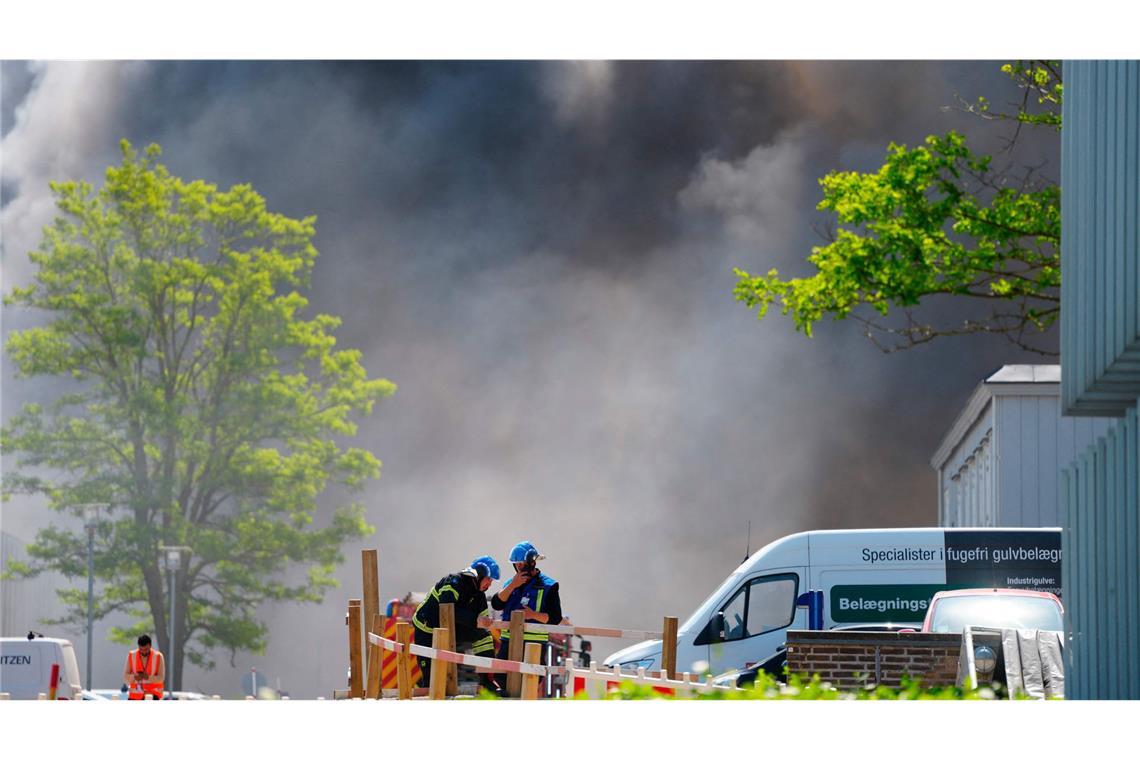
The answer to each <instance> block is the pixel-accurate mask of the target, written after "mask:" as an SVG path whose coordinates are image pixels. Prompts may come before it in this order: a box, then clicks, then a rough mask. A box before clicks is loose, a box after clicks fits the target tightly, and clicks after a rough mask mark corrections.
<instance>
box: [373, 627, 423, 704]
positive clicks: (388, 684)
mask: <svg viewBox="0 0 1140 760" xmlns="http://www.w3.org/2000/svg"><path fill="white" fill-rule="evenodd" d="M389 609H391V608H389ZM398 622H400V621H399V620H397V619H396V618H394V617H389V618H387V619H386V620H385V621H384V635H385V636H386V637H388V639H389V640H391V641H394V640H395V638H396V623H398ZM368 635H369V641H370V642H372V638H371V637H372V636H373V634H371V633H369V634H368ZM372 643H376V642H372ZM421 676H422V673H421V672H420V664H419V663H418V662H415V661H414V660H413V661H412V683H419V681H420V677H421ZM396 686H397V684H396V654H395V652H392V651H391V650H388V649H384V650H383V651H382V652H381V655H380V688H381V689H395V688H396Z"/></svg>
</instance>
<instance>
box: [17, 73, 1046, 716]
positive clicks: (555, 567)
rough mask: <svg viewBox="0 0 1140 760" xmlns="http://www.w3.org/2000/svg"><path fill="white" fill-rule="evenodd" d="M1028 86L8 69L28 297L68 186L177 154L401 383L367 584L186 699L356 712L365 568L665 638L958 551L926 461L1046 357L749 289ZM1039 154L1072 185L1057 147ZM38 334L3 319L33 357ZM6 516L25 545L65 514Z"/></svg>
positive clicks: (925, 79)
mask: <svg viewBox="0 0 1140 760" xmlns="http://www.w3.org/2000/svg"><path fill="white" fill-rule="evenodd" d="M999 66H1000V62H993V61H965V62H937V61H928V62H908V61H884V62H875V61H860V62H842V61H826V62H823V61H821V62H813V61H789V62H779V61H749V62H733V61H717V62H705V63H701V62H682V61H672V62H624V63H614V62H606V61H582V62H561V61H542V62H522V61H507V62H496V61H474V62H463V61H450V62H433V63H425V62H416V61H404V62H337V63H324V62H311V61H310V62H227V61H198V62H195V61H182V62H147V61H130V62H90V63H85V62H52V63H26V62H22V61H5V62H3V63H2V64H0V74H2V81H0V135H2V142H0V157H2V165H0V240H2V270H0V273H2V276H3V288H4V290H5V292H7V291H8V290H10V288H11V287H12V286H14V285H18V284H21V283H25V282H27V281H28V280H29V278H30V276H31V273H32V269H31V264H30V263H29V262H28V260H27V258H26V253H27V251H29V250H31V249H33V248H34V247H35V246H36V245H37V244H38V241H39V236H40V230H41V228H42V227H43V226H44V225H45V224H47V223H48V222H49V221H50V219H51V218H52V215H53V208H52V203H51V197H50V193H49V190H48V182H49V181H51V180H59V179H84V180H88V181H90V182H93V183H95V184H98V183H99V182H100V181H101V177H102V172H103V171H104V169H105V168H106V167H107V166H108V165H111V164H114V163H116V162H117V160H118V143H119V140H120V139H122V138H126V139H128V140H130V141H131V142H132V143H134V144H135V145H137V146H141V145H145V144H148V143H152V142H156V143H158V144H160V145H161V146H162V150H163V162H164V163H165V164H166V165H167V166H168V167H169V168H170V169H171V171H172V172H174V173H175V174H178V175H180V176H182V177H183V178H185V179H205V180H208V181H210V182H215V183H217V184H218V185H219V186H224V187H228V186H230V185H232V184H235V183H242V182H249V183H252V185H253V186H254V187H255V188H256V189H257V191H258V192H260V193H261V194H262V195H263V196H264V197H265V198H266V199H267V202H268V205H269V207H270V208H271V209H272V210H274V211H278V212H282V213H285V214H288V215H291V216H307V215H310V214H312V215H316V216H317V237H316V245H317V247H318V249H319V250H320V257H319V258H318V261H317V264H316V268H315V272H314V277H313V285H312V290H311V293H310V294H309V295H310V297H311V304H312V312H314V313H315V312H325V313H334V314H337V315H338V316H340V317H342V318H343V325H342V327H341V328H340V329H339V330H338V331H337V336H338V341H339V345H341V346H345V347H355V348H359V349H360V350H361V351H363V355H364V363H365V366H366V368H367V369H368V372H369V374H370V376H373V377H386V378H388V379H390V380H392V381H394V382H395V383H396V384H397V385H398V386H399V390H398V391H397V393H396V394H395V395H394V396H392V397H391V398H389V399H386V400H384V401H383V402H382V403H380V404H379V405H378V406H377V408H376V411H375V413H374V414H373V415H372V416H371V417H369V418H367V419H365V420H362V421H361V424H360V434H359V437H358V440H357V443H358V444H359V445H363V446H365V447H367V448H369V449H370V450H371V451H372V452H373V453H375V454H376V455H377V456H378V457H379V458H380V459H381V460H382V461H383V474H382V476H381V478H380V479H379V480H377V481H375V482H373V483H372V484H370V485H369V486H368V487H367V489H366V491H365V492H364V494H363V496H362V500H363V502H364V504H365V506H366V508H367V515H368V519H369V521H370V522H371V523H372V524H373V525H375V526H376V529H377V530H376V533H375V534H374V535H373V536H371V537H369V538H368V539H365V540H364V541H363V542H360V543H353V544H348V545H346V547H345V555H346V558H347V561H346V563H345V564H344V565H343V566H342V567H341V568H340V570H339V572H338V577H339V578H340V580H341V582H342V586H341V587H340V588H339V589H335V590H333V591H331V592H329V593H328V594H327V596H326V600H325V602H324V603H323V604H321V605H294V604H287V605H276V606H270V607H266V608H264V609H263V610H261V614H262V615H263V616H264V619H265V620H266V621H267V622H268V624H269V626H270V630H271V634H270V644H269V647H268V650H267V652H266V654H265V655H264V656H251V655H249V654H248V653H239V654H238V655H237V656H236V658H235V659H234V663H233V665H232V666H231V664H230V661H229V658H228V655H227V654H225V653H219V657H218V667H217V669H216V670H214V671H211V672H202V671H196V670H194V669H191V668H188V670H187V672H186V676H185V686H186V688H190V689H195V690H201V691H207V692H225V691H226V690H229V691H233V690H235V689H236V688H237V686H238V681H239V678H240V675H241V674H242V673H244V672H246V671H248V668H249V667H251V666H256V667H257V668H258V670H259V671H260V672H263V673H266V674H268V675H269V676H270V678H272V679H277V678H279V679H280V682H281V685H282V687H283V688H286V689H288V690H290V691H291V692H292V693H294V694H296V695H297V696H316V695H317V694H326V695H327V694H328V693H329V692H331V690H332V689H333V688H342V686H343V680H344V670H345V668H346V657H345V652H344V651H343V650H344V646H343V645H342V644H341V642H342V641H343V640H344V623H343V612H344V606H345V603H346V600H347V599H348V598H350V597H358V596H359V595H360V583H361V581H360V563H359V551H360V549H362V548H378V549H379V551H380V585H381V597H382V598H383V599H385V600H386V599H389V598H391V597H394V596H399V595H402V594H403V593H405V592H407V591H409V590H425V589H427V588H429V587H430V586H431V585H432V584H433V583H434V582H435V581H436V580H438V578H439V577H440V576H442V575H444V574H446V573H448V572H452V571H455V570H458V569H460V568H461V567H463V566H465V565H466V564H467V563H468V562H469V561H470V559H471V558H473V557H475V556H477V555H480V554H485V553H489V554H491V555H492V556H494V557H496V558H497V559H498V560H499V562H500V564H503V565H506V558H507V554H508V552H509V549H510V547H511V546H512V545H513V544H514V543H515V542H516V541H518V540H521V539H528V540H531V541H532V542H534V543H535V544H536V545H537V546H538V548H539V549H540V551H542V553H543V554H545V555H546V556H547V557H548V559H546V560H545V561H544V562H543V563H541V565H542V567H543V569H544V570H545V571H546V572H547V573H548V574H549V575H551V576H553V577H554V578H555V579H557V580H558V581H560V582H561V591H562V599H563V608H564V611H565V612H566V614H568V615H570V616H571V617H572V618H573V619H574V620H575V621H576V622H579V623H582V624H586V625H598V626H612V627H625V628H641V629H650V628H656V627H658V626H660V624H661V623H660V621H661V618H662V616H664V615H674V616H677V617H680V618H682V619H683V618H684V617H686V616H687V615H688V613H689V612H691V611H692V610H693V609H694V608H695V607H696V606H697V604H698V603H699V602H700V601H701V600H702V599H703V598H704V597H705V596H706V595H707V594H708V593H709V592H710V591H712V590H713V588H714V587H715V586H716V585H717V584H718V583H719V582H720V580H721V579H723V577H724V576H725V575H727V574H728V573H729V572H730V571H731V570H732V569H733V568H734V567H735V566H736V565H737V564H738V563H739V561H740V560H741V559H743V558H744V556H745V551H746V548H747V546H748V545H749V544H750V546H751V549H752V550H753V551H754V550H756V549H757V548H759V547H760V546H763V545H764V544H765V543H768V542H769V541H772V540H775V539H776V538H779V537H781V536H784V535H787V534H789V533H792V532H796V531H800V530H811V529H821V528H875V527H903V526H924V525H935V524H936V523H937V491H936V476H935V473H934V471H933V470H932V469H931V466H930V462H929V460H930V457H931V455H932V454H933V453H934V450H935V449H936V448H937V446H938V444H939V442H940V441H941V439H942V437H943V436H944V435H945V434H946V432H947V431H948V430H949V428H950V426H951V424H952V422H953V420H954V418H955V416H956V415H957V414H958V412H959V411H960V409H961V408H962V406H963V405H964V403H965V400H966V398H967V397H968V396H969V394H970V393H971V391H972V390H973V388H974V387H975V386H976V385H977V383H978V382H980V381H981V379H982V378H983V377H985V376H986V375H988V374H990V373H991V372H992V371H994V370H995V369H997V368H998V367H999V366H1001V365H1002V364H1007V363H1036V362H1041V361H1046V362H1047V361H1049V360H1048V359H1042V358H1041V357H1039V356H1036V355H1033V354H1027V353H1024V352H1021V351H1019V350H1017V349H1016V348H1015V347H1013V346H1012V345H1010V344H1008V343H1005V342H1003V341H1001V340H1000V339H997V338H954V339H946V340H941V341H936V342H935V343H933V344H930V345H928V346H924V347H920V348H917V349H914V350H911V351H908V352H902V353H895V354H889V355H887V354H883V353H882V352H880V351H879V350H878V349H876V348H875V347H874V346H873V345H872V344H871V343H870V342H868V341H867V340H866V339H865V338H864V337H863V336H862V335H861V332H860V329H859V328H860V326H859V325H858V324H857V323H856V322H854V321H851V320H848V321H845V322H832V321H830V320H828V321H825V323H823V324H821V325H819V327H818V328H817V330H816V334H815V336H814V337H813V338H810V339H809V338H807V337H805V336H804V335H803V334H801V333H797V332H796V331H795V330H794V328H793V325H792V323H791V321H790V320H789V319H787V318H783V317H781V316H780V315H779V314H778V313H775V312H773V314H771V315H770V316H769V317H767V318H766V319H765V320H764V321H762V322H761V321H757V319H756V317H755V314H754V313H753V312H750V311H749V310H747V309H746V308H745V307H744V306H742V305H741V304H739V303H737V302H735V301H734V300H733V297H732V288H733V285H734V283H735V276H734V274H733V268H734V267H740V268H743V269H746V270H749V271H753V272H763V271H767V270H768V269H770V268H773V267H775V268H778V269H779V270H780V271H781V273H783V274H807V273H809V271H810V270H809V267H808V265H807V264H806V262H805V258H806V256H807V255H808V253H809V252H810V250H811V247H812V246H813V245H819V244H821V243H822V242H823V241H822V239H821V237H820V235H819V232H818V230H819V229H820V228H821V227H822V226H824V225H825V224H826V222H827V221H828V217H827V216H826V215H823V214H821V213H819V212H817V211H815V205H816V204H817V203H818V201H819V199H820V190H819V185H818V179H819V177H821V176H823V175H824V174H826V173H827V172H828V171H831V170H836V169H842V170H862V171H868V170H873V169H875V168H877V167H878V166H879V165H880V164H881V162H882V158H883V155H884V151H885V149H886V146H887V144H888V143H889V142H891V141H895V142H900V143H907V144H911V145H913V144H915V143H916V142H918V141H920V140H921V139H922V138H923V137H924V136H925V135H927V134H930V133H942V132H944V131H946V130H949V129H958V130H959V131H962V132H964V133H965V134H967V135H968V136H969V137H970V139H971V144H973V145H976V146H977V147H979V148H980V149H983V150H989V151H996V150H998V149H999V148H1000V147H1001V145H1002V140H1003V138H1004V137H1006V136H1007V135H1008V132H1007V130H1006V129H1005V128H1004V127H1003V126H1002V125H994V124H992V123H987V122H982V121H980V120H978V119H977V118H976V117H974V116H971V115H969V114H966V113H964V112H962V110H961V109H960V101H959V98H965V99H967V100H972V99H973V98H975V97H977V96H979V95H984V96H986V97H987V98H989V99H990V100H991V101H992V102H995V103H1006V102H1009V101H1013V100H1015V99H1016V98H1017V91H1016V89H1015V88H1014V87H1013V86H1012V85H1011V84H1010V83H1009V82H1008V81H1007V80H1006V78H1005V76H1004V75H1003V74H1001V72H1000V71H999ZM1016 158H1017V160H1018V161H1019V162H1023V163H1027V164H1033V165H1038V166H1040V171H1041V172H1042V173H1043V174H1044V175H1046V176H1053V177H1056V175H1057V173H1058V172H1059V140H1058V138H1057V135H1056V134H1044V135H1041V134H1035V135H1031V136H1029V137H1028V138H1027V139H1026V140H1024V141H1023V142H1022V143H1021V149H1020V152H1019V154H1018V155H1017V157H1016ZM961 308H962V307H961V305H960V304H956V303H953V302H944V303H936V304H934V305H933V307H932V309H933V311H935V312H937V313H938V314H939V315H940V316H944V317H949V318H954V317H960V316H961V315H962V314H963V312H962V311H961ZM39 318H40V317H39V316H37V315H35V314H29V313H23V312H17V311H15V310H12V309H9V308H5V309H4V312H3V330H4V334H5V335H8V334H9V333H10V331H12V330H15V329H20V328H22V327H26V326H28V325H31V324H35V323H36V320H37V319H39ZM1044 343H1045V345H1052V346H1054V347H1055V345H1056V338H1055V336H1052V335H1051V336H1047V337H1046V339H1045V341H1044ZM0 382H2V388H0V389H2V396H0V401H2V410H0V411H2V413H3V418H4V420H7V419H9V418H10V417H11V416H12V414H14V413H15V411H16V410H18V408H19V406H20V405H21V404H22V403H25V402H27V401H29V400H35V399H37V398H42V397H44V396H48V395H50V394H51V393H53V392H55V388H54V386H53V385H52V384H50V383H46V384H45V383H41V382H36V383H32V382H27V381H19V380H16V379H14V376H13V371H12V365H11V363H10V362H9V361H8V359H7V357H6V356H5V357H4V360H3V367H2V375H0ZM10 466H11V463H10V462H9V461H5V463H4V467H5V470H6V471H7V469H8V468H9V467H10ZM339 496H340V495H339V494H336V493H329V494H327V495H326V497H324V499H323V500H322V504H323V505H324V506H325V507H326V508H329V507H331V506H332V505H333V504H335V503H337V502H336V499H337V498H339ZM2 510H3V511H2V513H0V517H2V527H3V530H4V531H5V532H8V533H11V534H13V535H15V536H17V537H19V538H21V539H23V540H25V541H26V540H30V539H31V538H33V537H34V534H35V531H36V529H37V528H39V527H42V526H44V525H45V524H47V522H48V520H49V519H59V518H52V516H51V515H49V514H48V512H47V510H45V509H43V507H42V505H40V504H39V503H37V502H33V501H28V500H13V501H12V502H10V503H8V504H5V505H3V507H2ZM749 522H750V523H751V537H750V539H749V537H748V530H749V528H748V526H749ZM82 582H83V581H82V579H78V580H76V583H77V584H78V583H82ZM97 630H98V629H97ZM328 641H335V642H337V644H338V646H323V644H324V643H325V642H328ZM100 648H101V649H102V651H104V652H113V653H114V654H113V656H110V655H108V656H107V657H105V658H103V659H101V660H100V661H98V662H97V663H96V678H95V680H96V682H97V684H96V685H102V684H101V683H99V682H106V683H107V684H108V685H112V686H113V685H116V684H117V680H118V675H117V674H118V672H119V670H120V668H121V661H122V658H121V656H120V653H118V651H117V650H115V649H114V648H113V646H112V645H110V644H103V645H97V652H98V651H99V649H100ZM610 649H612V647H607V645H606V644H605V642H596V643H595V651H596V652H597V653H598V654H604V653H605V652H606V651H609V650H610Z"/></svg>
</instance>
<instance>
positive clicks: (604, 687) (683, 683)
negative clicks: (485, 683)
mask: <svg viewBox="0 0 1140 760" xmlns="http://www.w3.org/2000/svg"><path fill="white" fill-rule="evenodd" d="M368 640H369V643H371V644H372V645H374V646H379V647H382V648H384V649H386V650H388V651H391V652H395V653H396V654H397V655H404V656H417V657H425V658H428V659H432V660H437V661H440V662H446V663H455V664H457V665H470V666H473V667H476V668H477V669H478V670H479V671H480V672H484V673H521V674H523V675H525V676H529V677H531V678H550V677H553V676H563V677H564V678H565V683H566V686H567V693H566V696H567V697H568V698H573V697H574V696H575V695H577V694H581V693H585V694H587V695H589V696H590V697H594V698H604V697H605V695H606V694H607V693H608V692H610V691H613V690H615V689H619V688H620V687H621V684H623V683H632V684H639V685H643V686H649V687H651V688H652V689H653V690H654V691H656V692H658V693H662V694H668V695H672V696H677V697H686V696H693V695H695V694H698V693H700V692H706V691H709V690H723V691H733V690H738V687H736V686H734V685H733V686H723V685H715V684H713V682H712V676H711V675H709V676H706V678H705V680H703V681H702V680H701V678H700V676H697V675H695V674H692V673H681V674H679V675H678V677H677V678H670V677H669V674H668V673H665V672H662V671H655V672H648V671H646V669H645V668H638V669H637V671H636V672H630V671H627V670H622V668H621V666H620V665H615V666H613V667H612V668H607V667H605V666H599V665H598V664H597V663H592V664H591V665H590V667H588V668H579V667H575V666H574V665H573V664H572V663H568V664H564V665H537V664H532V663H528V662H513V661H511V660H499V659H495V658H493V657H480V656H478V655H469V654H460V653H458V652H451V651H448V650H445V649H436V648H433V647H425V646H420V645H419V644H403V643H401V642H399V641H393V640H391V639H387V638H384V637H383V636H377V635H376V634H369V635H368ZM433 672H435V669H433ZM525 691H526V690H525V689H524V692H525ZM428 696H432V697H434V694H433V693H432V689H430V688H429V689H428ZM402 698H406V697H402Z"/></svg>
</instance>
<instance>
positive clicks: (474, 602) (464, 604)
mask: <svg viewBox="0 0 1140 760" xmlns="http://www.w3.org/2000/svg"><path fill="white" fill-rule="evenodd" d="M498 579H499V565H498V563H497V562H495V560H493V559H492V558H491V557H488V556H486V555H484V556H482V557H476V558H475V559H474V560H472V562H471V566H470V567H468V568H466V569H464V570H460V571H459V572H458V573H454V574H452V575H447V576H444V577H443V578H441V579H440V581H439V583H437V584H435V587H434V588H432V590H431V591H430V592H429V593H428V595H427V598H425V599H424V600H423V601H422V602H420V606H419V607H416V612H415V614H414V615H412V625H414V626H415V642H416V643H417V644H419V645H420V646H425V647H430V646H431V645H432V631H433V630H434V629H435V628H436V627H437V626H438V625H439V605H440V604H447V603H449V602H450V603H453V604H454V605H455V647H456V649H459V648H460V647H461V645H463V644H465V643H470V644H471V654H475V655H479V656H481V657H494V656H495V642H494V640H493V639H492V638H491V633H490V631H488V630H485V629H483V628H481V626H480V622H479V621H480V618H481V617H482V618H486V620H487V622H489V621H490V618H487V617H486V616H487V594H486V592H487V589H489V588H491V582H492V581H497V580H498ZM417 660H418V661H419V665H420V673H421V680H420V683H421V684H422V685H424V686H427V685H428V684H429V683H430V678H431V666H432V661H431V660H430V659H429V658H427V657H419V658H417ZM479 683H480V685H481V686H483V688H486V689H489V690H491V691H493V692H495V693H498V692H499V691H500V689H499V685H498V684H497V683H496V682H495V680H494V679H493V678H491V677H490V676H489V675H488V674H483V675H481V676H480V678H479Z"/></svg>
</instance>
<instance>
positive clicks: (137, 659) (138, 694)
mask: <svg viewBox="0 0 1140 760" xmlns="http://www.w3.org/2000/svg"><path fill="white" fill-rule="evenodd" d="M165 677H166V658H164V657H163V656H162V652H160V651H158V650H157V649H155V648H154V647H152V646H151V645H150V636H148V635H146V634H145V633H144V634H143V635H142V636H139V648H138V649H132V650H131V651H130V653H129V654H128V655H127V664H126V667H124V668H123V683H127V684H130V693H129V694H128V695H127V699H147V698H149V699H162V682H163V679H164V678H165Z"/></svg>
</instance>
